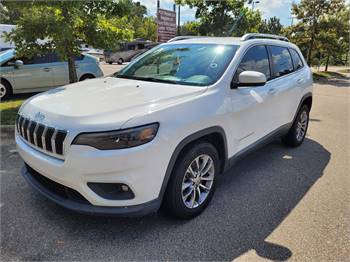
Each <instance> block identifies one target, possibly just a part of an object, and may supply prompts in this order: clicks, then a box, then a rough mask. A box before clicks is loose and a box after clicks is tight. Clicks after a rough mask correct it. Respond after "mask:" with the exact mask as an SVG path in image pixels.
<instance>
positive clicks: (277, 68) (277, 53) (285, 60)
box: [270, 46, 293, 77]
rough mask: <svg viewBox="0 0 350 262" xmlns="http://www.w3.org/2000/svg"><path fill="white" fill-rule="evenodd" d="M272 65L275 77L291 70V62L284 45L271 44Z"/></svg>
mask: <svg viewBox="0 0 350 262" xmlns="http://www.w3.org/2000/svg"><path fill="white" fill-rule="evenodd" d="M270 50H271V55H272V65H273V68H274V72H275V74H276V77H279V76H283V75H286V74H289V73H290V72H293V63H292V58H291V57H290V53H289V51H288V49H287V48H286V47H280V46H271V47H270Z"/></svg>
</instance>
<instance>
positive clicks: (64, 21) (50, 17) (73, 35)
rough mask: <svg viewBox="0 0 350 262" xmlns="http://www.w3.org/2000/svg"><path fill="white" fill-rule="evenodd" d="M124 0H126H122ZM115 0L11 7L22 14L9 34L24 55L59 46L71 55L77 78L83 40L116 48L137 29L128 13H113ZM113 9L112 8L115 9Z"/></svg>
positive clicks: (60, 51) (71, 67) (61, 53)
mask: <svg viewBox="0 0 350 262" xmlns="http://www.w3.org/2000/svg"><path fill="white" fill-rule="evenodd" d="M122 2H123V1H122ZM112 3H113V1H101V2H98V1H32V2H29V3H26V5H25V8H23V5H21V4H19V6H18V8H17V9H16V6H15V5H13V3H10V5H11V7H12V8H14V9H16V11H17V12H18V13H19V14H20V15H19V16H18V18H16V24H17V27H16V29H15V30H13V31H12V32H10V33H9V34H7V35H6V37H7V39H8V40H10V41H12V42H14V43H15V44H16V50H17V53H18V55H20V56H22V55H23V56H28V57H31V56H33V55H35V54H38V53H44V52H47V51H49V50H55V51H56V52H57V53H58V55H59V56H60V57H61V58H63V59H68V64H69V73H70V74H69V78H70V81H71V82H76V81H77V77H76V70H75V66H74V56H75V55H77V54H78V53H79V48H80V44H81V43H86V44H89V45H92V46H94V47H96V48H112V47H114V46H116V44H117V43H118V42H119V41H126V40H130V39H131V38H132V36H133V30H132V28H131V27H130V26H129V24H128V19H127V18H126V17H120V18H119V17H112V16H111V12H112V11H113V10H114V11H113V12H116V11H115V9H111V8H110V5H111V4H112ZM111 10H112V11H111Z"/></svg>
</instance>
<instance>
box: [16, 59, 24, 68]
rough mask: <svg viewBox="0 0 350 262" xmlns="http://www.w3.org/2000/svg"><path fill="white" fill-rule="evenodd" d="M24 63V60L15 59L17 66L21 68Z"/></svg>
mask: <svg viewBox="0 0 350 262" xmlns="http://www.w3.org/2000/svg"><path fill="white" fill-rule="evenodd" d="M23 65H24V63H23V61H22V60H16V61H15V68H20V67H21V66H23Z"/></svg>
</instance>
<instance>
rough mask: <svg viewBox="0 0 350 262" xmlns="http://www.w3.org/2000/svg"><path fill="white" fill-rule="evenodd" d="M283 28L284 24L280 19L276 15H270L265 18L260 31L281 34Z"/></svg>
mask: <svg viewBox="0 0 350 262" xmlns="http://www.w3.org/2000/svg"><path fill="white" fill-rule="evenodd" d="M282 29H283V25H282V24H281V22H280V19H279V18H277V17H276V16H274V17H270V18H269V19H268V20H266V19H265V20H263V21H262V23H261V24H260V27H259V32H260V33H266V34H274V35H279V34H281V32H282Z"/></svg>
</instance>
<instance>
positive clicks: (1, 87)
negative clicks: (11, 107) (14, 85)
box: [0, 84, 6, 98]
mask: <svg viewBox="0 0 350 262" xmlns="http://www.w3.org/2000/svg"><path fill="white" fill-rule="evenodd" d="M5 96H6V87H5V86H4V85H3V84H0V98H3V97H5Z"/></svg>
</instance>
